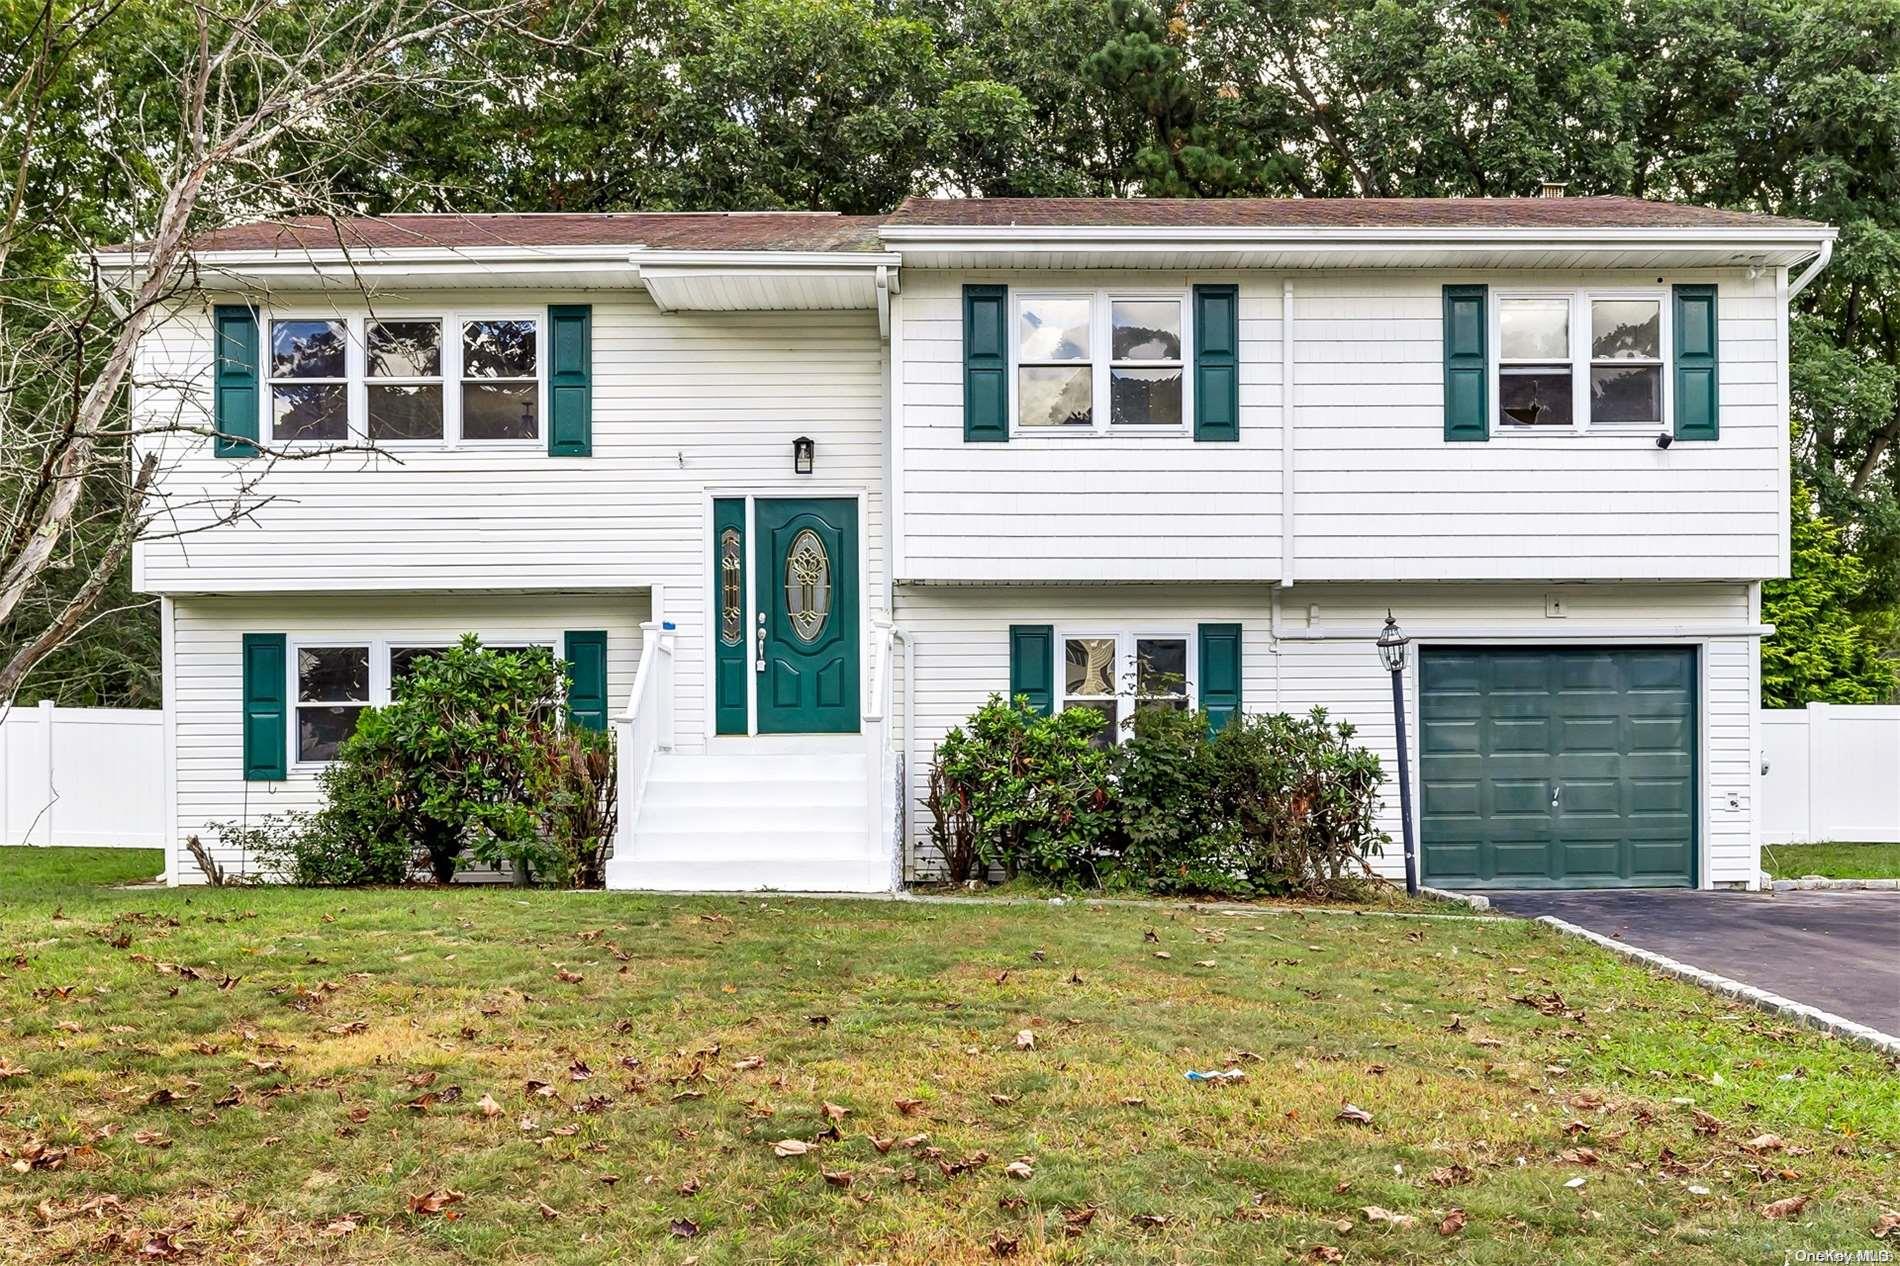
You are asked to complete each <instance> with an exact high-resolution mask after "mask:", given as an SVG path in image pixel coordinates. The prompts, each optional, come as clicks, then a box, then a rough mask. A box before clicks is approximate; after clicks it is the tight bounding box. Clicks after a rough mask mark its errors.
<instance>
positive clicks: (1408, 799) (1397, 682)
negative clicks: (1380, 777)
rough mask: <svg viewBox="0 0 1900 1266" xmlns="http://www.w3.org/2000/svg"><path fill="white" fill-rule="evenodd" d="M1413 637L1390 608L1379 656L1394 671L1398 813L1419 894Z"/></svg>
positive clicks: (1410, 876) (1411, 886)
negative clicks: (1408, 708) (1409, 653)
mask: <svg viewBox="0 0 1900 1266" xmlns="http://www.w3.org/2000/svg"><path fill="white" fill-rule="evenodd" d="M1411 640H1412V639H1411V638H1409V637H1407V636H1405V631H1404V630H1403V629H1401V628H1400V627H1399V622H1398V621H1397V620H1395V619H1393V618H1392V613H1391V612H1390V611H1387V612H1386V613H1385V629H1384V630H1383V631H1382V632H1380V634H1379V659H1380V660H1381V661H1382V662H1383V663H1384V664H1385V670H1386V671H1387V672H1389V673H1391V674H1392V726H1393V728H1394V729H1395V730H1396V731H1397V732H1398V736H1399V816H1400V817H1401V818H1402V819H1403V822H1402V826H1403V827H1404V831H1405V892H1406V895H1408V896H1412V897H1416V896H1417V895H1418V848H1417V845H1416V844H1414V843H1413V840H1412V762H1411V758H1410V756H1409V754H1408V753H1407V751H1406V742H1405V647H1406V644H1407V643H1408V642H1410V641H1411Z"/></svg>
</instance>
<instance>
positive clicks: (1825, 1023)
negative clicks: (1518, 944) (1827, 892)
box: [1537, 914, 1900, 1055]
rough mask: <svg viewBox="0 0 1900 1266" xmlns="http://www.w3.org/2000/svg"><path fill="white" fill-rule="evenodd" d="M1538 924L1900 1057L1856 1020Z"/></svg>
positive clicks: (1547, 918)
mask: <svg viewBox="0 0 1900 1266" xmlns="http://www.w3.org/2000/svg"><path fill="white" fill-rule="evenodd" d="M1537 921H1538V922H1539V923H1545V924H1549V925H1550V926H1551V927H1553V928H1555V929H1556V930H1557V931H1559V932H1562V933H1563V934H1565V935H1566V936H1577V937H1582V938H1583V939H1584V940H1586V941H1589V942H1591V943H1592V944H1594V945H1598V946H1601V947H1602V948H1603V949H1606V950H1609V951H1611V952H1612V953H1616V954H1621V955H1623V956H1624V957H1625V958H1633V959H1636V960H1637V961H1638V962H1641V963H1645V964H1647V965H1648V966H1650V967H1653V968H1655V969H1656V970H1657V971H1660V972H1662V973H1663V974H1664V975H1667V976H1674V977H1676V978H1677V979H1678V980H1686V981H1688V982H1689V983H1690V984H1694V985H1700V986H1701V987H1702V988H1704V989H1707V990H1708V991H1709V992H1711V993H1717V994H1721V995H1723V996H1724V997H1729V998H1733V999H1735V1000H1736V1001H1737V1002H1745V1003H1747V1004H1749V1005H1750V1006H1752V1007H1757V1008H1759V1009H1760V1010H1763V1011H1768V1012H1771V1013H1773V1014H1775V1015H1779V1016H1781V1017H1783V1018H1784V1019H1789V1020H1793V1021H1795V1022H1796V1023H1798V1024H1805V1025H1807V1026H1808V1027H1809V1028H1814V1029H1820V1030H1821V1031H1822V1032H1824V1033H1828V1034H1830V1035H1832V1036H1834V1037H1842V1038H1846V1039H1847V1040H1848V1041H1851V1042H1859V1043H1860V1044H1862V1045H1863V1046H1871V1047H1873V1048H1874V1049H1875V1050H1877V1051H1881V1052H1883V1053H1885V1054H1888V1055H1900V1037H1895V1036H1893V1035H1892V1034H1891V1033H1882V1032H1881V1031H1880V1030H1879V1029H1875V1028H1870V1027H1868V1026H1867V1025H1865V1024H1860V1023H1857V1022H1855V1021H1853V1020H1849V1019H1846V1018H1845V1017H1843V1016H1838V1015H1835V1014H1834V1013H1833V1012H1831V1011H1823V1010H1821V1009H1820V1008H1819V1007H1811V1006H1808V1005H1807V1004H1806V1003H1805V1002H1796V1001H1795V1000H1794V999H1792V998H1784V997H1782V996H1781V995H1780V994H1778V993H1769V992H1768V991H1767V990H1766V989H1757V988H1756V987H1755V986H1753V985H1745V984H1743V983H1742V982H1741V981H1739V980H1731V979H1729V978H1728V977H1727V976H1718V975H1716V974H1715V973H1714V972H1712V971H1704V970H1702V969H1701V968H1700V967H1693V966H1691V965H1690V964H1688V963H1683V962H1678V961H1677V960H1675V959H1673V958H1670V957H1668V956H1667V955H1665V954H1658V953H1656V952H1655V951H1654V950H1646V949H1639V948H1638V947H1636V946H1634V945H1625V944H1623V942H1621V941H1616V940H1611V939H1610V938H1609V937H1607V936H1604V935H1603V934H1602V933H1600V932H1592V931H1591V930H1590V929H1588V928H1581V927H1578V926H1577V925H1576V924H1574V923H1568V922H1565V921H1564V920H1563V919H1560V918H1558V917H1557V916H1556V915H1554V914H1546V915H1543V916H1541V917H1540V918H1539V919H1538V920H1537Z"/></svg>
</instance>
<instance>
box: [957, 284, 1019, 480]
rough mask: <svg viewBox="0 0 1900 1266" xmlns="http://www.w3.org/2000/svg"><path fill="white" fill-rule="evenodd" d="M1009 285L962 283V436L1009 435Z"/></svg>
mask: <svg viewBox="0 0 1900 1266" xmlns="http://www.w3.org/2000/svg"><path fill="white" fill-rule="evenodd" d="M1008 313H1009V287H1008V286H965V287H964V288H963V439H964V442H965V443H970V444H1000V443H1002V442H1003V441H1005V440H1007V439H1008V438H1009V317H1008Z"/></svg>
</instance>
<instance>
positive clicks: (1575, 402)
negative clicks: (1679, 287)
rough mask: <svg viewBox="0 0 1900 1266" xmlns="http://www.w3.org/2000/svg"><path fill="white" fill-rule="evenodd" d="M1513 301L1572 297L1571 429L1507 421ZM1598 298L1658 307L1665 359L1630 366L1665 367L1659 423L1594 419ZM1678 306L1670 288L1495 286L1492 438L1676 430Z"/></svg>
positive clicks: (1490, 353) (1489, 329)
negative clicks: (1507, 326) (1507, 315)
mask: <svg viewBox="0 0 1900 1266" xmlns="http://www.w3.org/2000/svg"><path fill="white" fill-rule="evenodd" d="M1509 299H1567V300H1568V301H1569V303H1570V357H1569V361H1568V364H1569V366H1570V417H1571V424H1570V425H1569V426H1520V425H1517V424H1514V423H1507V422H1506V421H1505V420H1504V398H1503V395H1502V392H1501V391H1500V387H1501V386H1502V383H1501V382H1500V379H1501V378H1502V371H1503V367H1504V361H1503V346H1504V321H1503V311H1504V303H1505V301H1506V300H1509ZM1597 299H1643V300H1652V301H1654V302H1655V303H1656V304H1657V305H1658V311H1659V312H1660V313H1661V316H1660V318H1659V321H1658V326H1657V334H1656V338H1657V350H1658V351H1660V352H1661V353H1662V358H1661V360H1660V361H1632V362H1630V363H1631V364H1637V365H1650V364H1659V365H1660V366H1661V368H1662V419H1661V420H1660V421H1658V422H1603V423H1592V422H1591V420H1590V368H1591V365H1592V360H1591V356H1590V350H1591V348H1590V341H1591V327H1590V321H1591V312H1590V304H1591V302H1592V301H1593V300H1597ZM1673 307H1674V304H1673V303H1672V302H1671V294H1670V289H1669V287H1668V286H1509V287H1502V288H1500V287H1493V288H1492V290H1491V301H1490V311H1489V312H1488V313H1486V316H1487V319H1488V320H1487V325H1486V336H1487V339H1488V341H1489V346H1488V347H1487V348H1486V349H1485V351H1486V360H1487V361H1488V362H1489V368H1488V372H1489V374H1490V392H1491V438H1493V439H1499V438H1502V437H1506V436H1539V435H1546V436H1551V435H1555V436H1564V435H1568V436H1576V435H1588V434H1591V433H1593V432H1594V433H1596V434H1599V435H1654V434H1656V433H1658V432H1667V431H1671V430H1673V429H1674V426H1675V416H1676V413H1675V408H1676V401H1675V374H1674V373H1672V372H1671V370H1672V369H1673V368H1674V357H1673V353H1674V350H1675V329H1674V326H1673V324H1672V322H1673V320H1674V313H1673V311H1672V309H1673ZM1525 363H1526V364H1552V365H1554V364H1556V363H1557V362H1556V361H1554V360H1553V361H1527V362H1525Z"/></svg>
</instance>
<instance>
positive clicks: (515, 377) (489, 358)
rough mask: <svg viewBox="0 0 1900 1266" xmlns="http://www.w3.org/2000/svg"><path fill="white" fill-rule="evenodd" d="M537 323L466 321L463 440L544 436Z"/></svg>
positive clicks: (517, 438) (463, 367)
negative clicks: (541, 420) (542, 429)
mask: <svg viewBox="0 0 1900 1266" xmlns="http://www.w3.org/2000/svg"><path fill="white" fill-rule="evenodd" d="M537 335H538V330H537V325H536V323H535V322H534V321H525V320H480V321H464V322H462V438H463V439H469V440H532V439H534V438H536V437H537V436H539V435H540V433H541V426H540V418H541V387H540V376H539V368H540V358H539V356H538V354H537V353H538V350H539V349H538V346H537V344H538V342H539V340H538V337H537Z"/></svg>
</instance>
